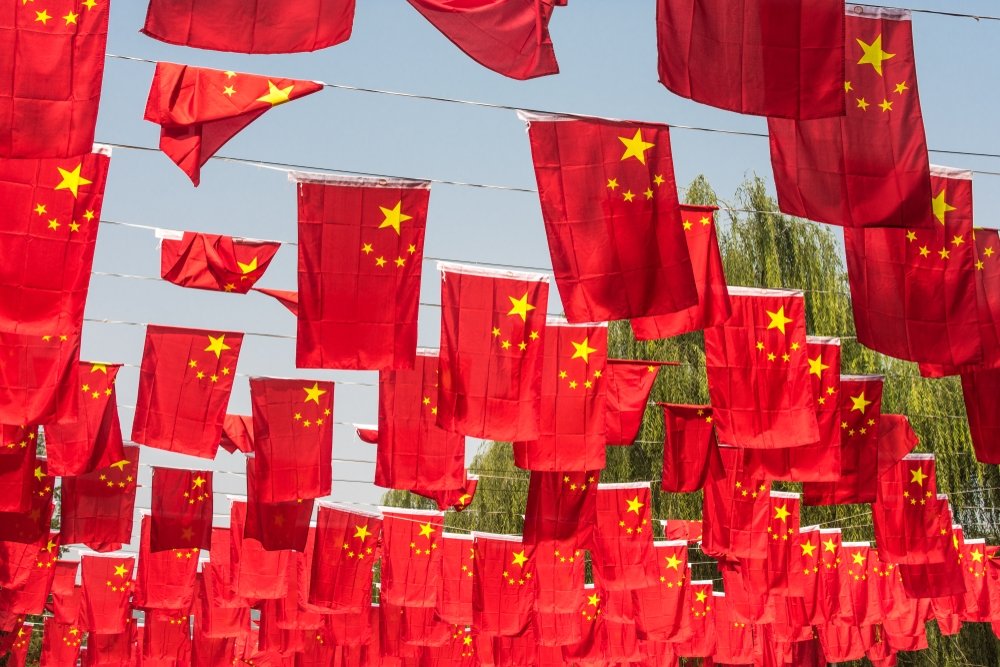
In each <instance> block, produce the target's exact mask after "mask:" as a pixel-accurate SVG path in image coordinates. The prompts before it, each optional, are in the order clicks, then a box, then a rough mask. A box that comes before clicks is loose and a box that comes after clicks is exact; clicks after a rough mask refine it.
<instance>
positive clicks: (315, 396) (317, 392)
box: [302, 382, 326, 405]
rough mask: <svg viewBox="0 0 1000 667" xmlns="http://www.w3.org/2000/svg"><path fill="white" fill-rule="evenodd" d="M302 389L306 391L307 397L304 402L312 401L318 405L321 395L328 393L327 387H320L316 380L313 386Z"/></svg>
mask: <svg viewBox="0 0 1000 667" xmlns="http://www.w3.org/2000/svg"><path fill="white" fill-rule="evenodd" d="M302 391H304V392H306V398H305V400H304V401H302V402H303V403H308V402H309V401H312V402H313V403H315V404H316V405H319V397H320V396H322V395H323V394H325V393H326V389H320V388H319V382H314V383H313V386H312V387H302Z"/></svg>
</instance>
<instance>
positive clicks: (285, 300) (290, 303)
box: [253, 287, 299, 317]
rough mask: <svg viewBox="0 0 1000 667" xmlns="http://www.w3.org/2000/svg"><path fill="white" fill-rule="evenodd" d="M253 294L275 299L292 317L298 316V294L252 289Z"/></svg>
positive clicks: (288, 291)
mask: <svg viewBox="0 0 1000 667" xmlns="http://www.w3.org/2000/svg"><path fill="white" fill-rule="evenodd" d="M253 290H254V291H255V292H260V293H261V294H266V295H268V296H269V297H272V298H273V299H275V300H276V301H277V302H278V303H280V304H281V305H282V306H284V307H285V308H287V309H288V311H289V312H291V314H292V315H295V316H296V317H297V316H298V314H299V293H298V292H292V291H290V290H283V289H264V288H262V287H254V288H253Z"/></svg>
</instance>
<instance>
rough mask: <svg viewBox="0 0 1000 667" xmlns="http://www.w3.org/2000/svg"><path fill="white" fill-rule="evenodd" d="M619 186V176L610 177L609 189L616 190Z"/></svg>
mask: <svg viewBox="0 0 1000 667" xmlns="http://www.w3.org/2000/svg"><path fill="white" fill-rule="evenodd" d="M617 187H618V179H617V178H609V179H608V189H609V190H614V189H615V188H617Z"/></svg>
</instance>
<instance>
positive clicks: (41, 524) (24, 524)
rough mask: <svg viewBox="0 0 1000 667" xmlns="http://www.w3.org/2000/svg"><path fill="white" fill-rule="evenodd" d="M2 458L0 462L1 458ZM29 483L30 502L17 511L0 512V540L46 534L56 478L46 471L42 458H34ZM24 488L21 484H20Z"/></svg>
mask: <svg viewBox="0 0 1000 667" xmlns="http://www.w3.org/2000/svg"><path fill="white" fill-rule="evenodd" d="M3 458H6V457H2V458H0V461H3ZM29 470H30V474H31V478H30V481H29V482H28V485H27V486H28V493H29V497H30V502H29V504H28V506H27V507H26V508H25V509H24V510H21V511H18V512H0V541H2V542H38V541H39V540H41V539H42V538H43V537H45V536H47V535H48V534H49V527H50V525H51V521H50V520H51V518H52V513H53V510H54V509H55V508H54V507H53V505H52V489H53V488H55V485H56V478H55V477H53V476H51V475H49V474H48V472H47V464H46V462H45V459H41V458H39V459H35V463H34V469H30V468H29ZM22 488H23V487H22Z"/></svg>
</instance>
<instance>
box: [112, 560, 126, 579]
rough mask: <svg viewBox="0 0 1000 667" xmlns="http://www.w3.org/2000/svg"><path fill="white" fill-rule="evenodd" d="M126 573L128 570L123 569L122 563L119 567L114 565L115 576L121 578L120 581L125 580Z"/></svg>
mask: <svg viewBox="0 0 1000 667" xmlns="http://www.w3.org/2000/svg"><path fill="white" fill-rule="evenodd" d="M126 572H128V570H127V569H126V568H125V564H124V563H122V564H121V565H115V574H116V575H118V576H119V577H121V578H122V579H124V578H125V573H126Z"/></svg>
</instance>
